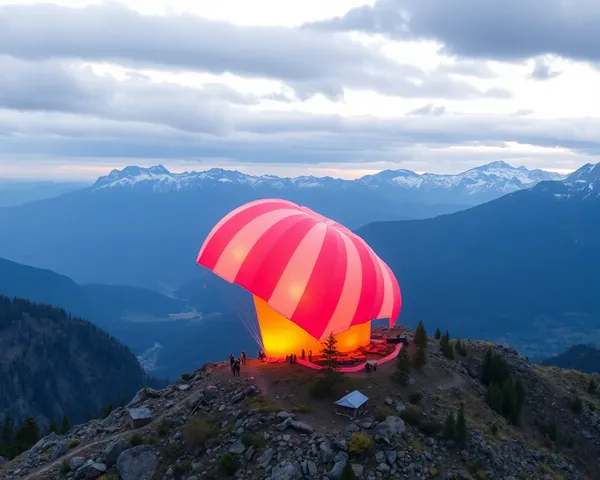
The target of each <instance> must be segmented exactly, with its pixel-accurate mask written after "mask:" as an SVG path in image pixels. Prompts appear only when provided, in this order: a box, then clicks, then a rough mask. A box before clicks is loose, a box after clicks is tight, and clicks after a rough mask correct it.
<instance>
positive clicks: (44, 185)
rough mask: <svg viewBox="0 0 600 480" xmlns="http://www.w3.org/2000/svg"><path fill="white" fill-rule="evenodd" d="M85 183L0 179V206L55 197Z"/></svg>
mask: <svg viewBox="0 0 600 480" xmlns="http://www.w3.org/2000/svg"><path fill="white" fill-rule="evenodd" d="M86 186H87V185H86V184H85V183H75V182H44V181H39V182H38V181H18V180H17V181H11V180H2V179H0V207H11V206H15V205H22V204H24V203H28V202H33V201H35V200H43V199H45V198H51V197H56V196H58V195H62V194H63V193H68V192H72V191H75V190H80V189H82V188H85V187H86Z"/></svg>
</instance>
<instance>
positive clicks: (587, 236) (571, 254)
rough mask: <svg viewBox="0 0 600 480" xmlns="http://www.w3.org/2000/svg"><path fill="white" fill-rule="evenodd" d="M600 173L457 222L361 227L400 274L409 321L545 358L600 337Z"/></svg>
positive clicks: (580, 173) (588, 168)
mask: <svg viewBox="0 0 600 480" xmlns="http://www.w3.org/2000/svg"><path fill="white" fill-rule="evenodd" d="M599 191H600V166H598V165H585V166H583V167H582V168H581V169H579V170H577V171H576V172H574V173H573V174H572V175H570V176H569V177H568V178H567V179H566V180H564V181H560V182H541V183H539V184H538V185H536V186H534V187H533V188H531V189H527V190H522V191H517V192H514V193H511V194H508V195H505V196H503V197H501V198H499V199H497V200H494V201H491V202H488V203H486V204H483V205H479V206H476V207H473V208H471V209H468V210H464V211H461V212H456V213H453V214H451V215H441V216H439V217H437V218H432V219H425V220H411V221H404V222H377V223H372V224H370V225H367V226H365V227H363V228H361V229H359V230H358V232H357V233H358V234H359V235H360V236H362V237H363V238H364V239H365V240H366V241H367V242H368V243H369V244H370V245H371V246H372V247H373V248H374V250H375V251H376V252H377V253H378V254H379V255H380V256H381V257H382V258H383V260H384V261H386V262H387V263H388V264H389V266H390V267H391V268H392V270H393V271H394V272H395V273H396V276H397V277H398V279H399V281H400V284H401V287H402V291H403V296H404V303H403V311H402V320H401V321H402V322H403V323H408V324H409V325H411V324H416V322H417V321H418V320H420V319H423V320H424V321H426V322H429V323H432V322H434V323H435V322H436V321H438V319H443V321H444V323H445V324H448V325H450V326H451V327H452V330H453V332H454V333H455V334H457V335H461V336H472V335H478V336H484V337H487V338H490V339H494V340H504V341H506V342H508V343H510V344H511V345H513V346H516V347H517V348H519V349H520V350H521V351H524V352H526V353H527V354H529V355H535V356H540V355H543V357H548V355H550V354H552V353H558V352H559V351H563V350H564V349H565V346H566V345H568V344H569V343H571V342H573V343H581V341H582V337H586V338H588V341H594V340H595V339H596V338H597V337H598V336H599V335H600V297H599V296H598V295H597V288H596V285H597V279H598V275H599V273H600V222H599V221H598V219H599V218H600V196H599Z"/></svg>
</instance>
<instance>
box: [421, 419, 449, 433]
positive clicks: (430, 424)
mask: <svg viewBox="0 0 600 480" xmlns="http://www.w3.org/2000/svg"><path fill="white" fill-rule="evenodd" d="M419 428H420V429H421V430H422V431H423V432H425V433H426V434H428V435H436V434H438V433H440V432H441V431H442V429H443V428H444V426H443V425H442V424H441V423H440V422H438V421H437V420H435V419H422V420H421V426H420V427H419Z"/></svg>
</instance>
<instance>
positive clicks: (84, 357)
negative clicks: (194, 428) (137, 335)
mask: <svg viewBox="0 0 600 480" xmlns="http://www.w3.org/2000/svg"><path fill="white" fill-rule="evenodd" d="M147 382H148V378H147V377H146V375H145V373H144V372H143V370H142V368H141V367H140V365H139V363H138V362H137V360H136V358H135V356H134V355H133V354H132V353H131V351H130V350H129V349H127V347H125V346H123V345H121V344H120V343H118V342H117V341H116V340H115V339H114V338H112V337H110V336H109V335H107V334H106V333H104V332H103V331H101V330H99V329H98V328H96V327H95V326H93V325H92V324H91V323H89V322H87V321H84V320H81V319H78V318H73V317H70V316H68V315H67V314H66V312H65V311H64V310H61V309H56V308H53V307H50V306H47V305H41V304H36V303H32V302H29V301H27V300H23V299H15V300H11V299H9V298H8V297H5V296H0V412H2V417H6V416H8V417H10V418H12V419H13V420H15V421H20V420H22V419H23V418H24V417H25V416H35V417H37V418H38V420H40V421H41V422H42V423H43V424H44V423H45V424H46V425H47V424H48V422H49V421H51V420H60V419H61V418H62V415H63V414H68V415H69V417H70V418H71V420H72V421H83V419H85V417H86V415H87V414H88V413H93V414H98V413H100V412H101V409H102V408H103V407H104V406H106V405H107V404H108V403H111V402H112V403H113V404H114V405H118V403H119V401H120V399H121V398H130V397H131V396H132V395H133V394H134V393H135V392H136V390H137V389H139V388H140V387H141V386H143V385H144V384H147Z"/></svg>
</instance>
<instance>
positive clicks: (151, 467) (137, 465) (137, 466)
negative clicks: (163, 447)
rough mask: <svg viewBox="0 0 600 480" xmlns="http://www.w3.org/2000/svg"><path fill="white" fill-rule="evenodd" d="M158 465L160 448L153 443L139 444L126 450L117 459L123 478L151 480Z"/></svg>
mask: <svg viewBox="0 0 600 480" xmlns="http://www.w3.org/2000/svg"><path fill="white" fill-rule="evenodd" d="M157 467H158V450H157V449H156V447H154V446H153V445H138V446H137V447H133V448H130V449H129V450H125V451H124V452H123V453H121V455H119V458H118V459H117V472H119V475H121V480H151V479H152V477H153V476H154V473H155V472H156V468H157Z"/></svg>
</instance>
